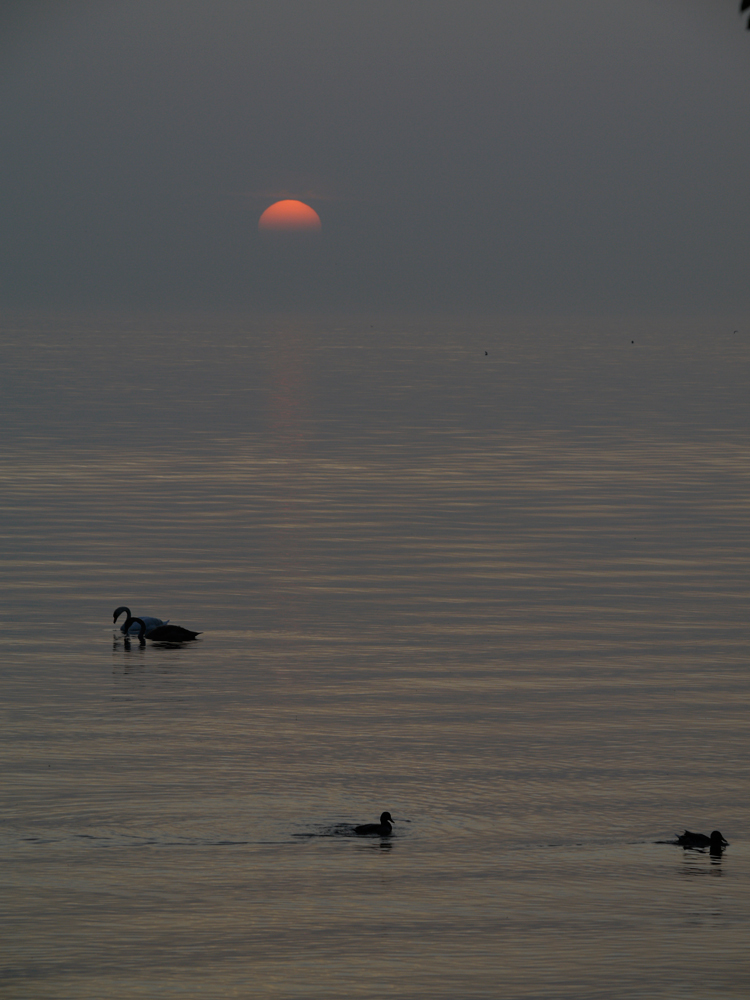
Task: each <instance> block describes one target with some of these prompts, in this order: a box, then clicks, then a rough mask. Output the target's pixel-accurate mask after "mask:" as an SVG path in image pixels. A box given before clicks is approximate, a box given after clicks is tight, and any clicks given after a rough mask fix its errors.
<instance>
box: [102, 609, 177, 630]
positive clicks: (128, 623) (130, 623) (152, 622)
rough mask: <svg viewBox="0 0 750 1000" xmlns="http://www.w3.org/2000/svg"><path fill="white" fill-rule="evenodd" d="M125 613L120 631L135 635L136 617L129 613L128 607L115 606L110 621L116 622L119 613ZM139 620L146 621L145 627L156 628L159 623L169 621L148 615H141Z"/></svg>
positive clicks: (163, 623)
mask: <svg viewBox="0 0 750 1000" xmlns="http://www.w3.org/2000/svg"><path fill="white" fill-rule="evenodd" d="M122 614H124V615H125V621H124V622H123V623H122V625H121V626H120V631H121V632H122V634H123V635H128V633H130V635H136V634H137V632H138V629H139V626H138V625H136V624H135V621H136V619H135V618H133V616H132V615H131V613H130V608H126V607H125V605H124V604H123V606H122V607H121V608H115V610H114V613H113V615H112V621H113V622H116V621H117V619H118V618H119V617H120V615H122ZM141 621H142V622H145V623H146V629H147V630H148V629H151V628H158V627H159V625H166V624H167V623H168V622H169V619H168V618H167V620H166V621H162V620H161V618H152V617H151V616H150V615H141Z"/></svg>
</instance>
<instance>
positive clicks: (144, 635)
mask: <svg viewBox="0 0 750 1000" xmlns="http://www.w3.org/2000/svg"><path fill="white" fill-rule="evenodd" d="M133 621H134V622H136V623H137V624H138V625H139V626H140V631H139V633H138V639H139V640H140V642H141V643H145V642H146V639H150V640H151V641H152V642H188V641H189V640H190V639H195V637H196V636H197V635H202V634H203V633H202V632H191V630H190V629H189V628H183V627H182V626H181V625H157V626H156V628H151V629H150V628H148V627H147V625H146V622H145V621H144V620H143V618H134V619H133Z"/></svg>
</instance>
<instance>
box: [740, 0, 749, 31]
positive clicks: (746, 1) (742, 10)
mask: <svg viewBox="0 0 750 1000" xmlns="http://www.w3.org/2000/svg"><path fill="white" fill-rule="evenodd" d="M746 10H750V0H742V3H741V4H740V14H744V13H745V11H746ZM747 30H748V31H750V20H748V22H747Z"/></svg>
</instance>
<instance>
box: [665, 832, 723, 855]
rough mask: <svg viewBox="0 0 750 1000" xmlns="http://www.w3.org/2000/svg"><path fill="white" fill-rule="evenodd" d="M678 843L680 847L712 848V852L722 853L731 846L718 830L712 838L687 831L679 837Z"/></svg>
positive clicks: (713, 833)
mask: <svg viewBox="0 0 750 1000" xmlns="http://www.w3.org/2000/svg"><path fill="white" fill-rule="evenodd" d="M677 843H678V844H679V845H680V847H710V848H711V850H712V851H721V850H722V848H724V847H728V846H729V841H728V840H724V838H723V837H722V835H721V834H720V833H719V831H718V830H714V831H713V832H712V834H711V836H710V837H707V836H706V835H705V833H691V832H690V830H685V832H684V833H681V834H680V835H679V836H678V838H677Z"/></svg>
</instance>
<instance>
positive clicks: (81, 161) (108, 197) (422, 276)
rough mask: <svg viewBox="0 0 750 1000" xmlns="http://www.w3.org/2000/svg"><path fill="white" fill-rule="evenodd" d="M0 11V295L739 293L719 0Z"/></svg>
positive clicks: (138, 299)
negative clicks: (315, 229)
mask: <svg viewBox="0 0 750 1000" xmlns="http://www.w3.org/2000/svg"><path fill="white" fill-rule="evenodd" d="M1 9H2V13H1V14H0V30H1V38H2V41H1V43H0V105H1V110H0V115H1V120H0V129H1V133H0V134H2V146H3V154H2V157H0V178H1V182H2V183H1V186H0V190H1V191H2V197H1V199H0V296H1V298H0V302H1V303H5V304H6V305H11V306H19V305H57V304H60V305H82V306H86V305H102V304H105V305H106V304H112V305H128V306H152V305H170V306H171V305H177V306H180V305H185V306H207V307H217V306H219V307H224V306H226V307H228V308H235V307H242V308H259V309H268V308H279V307H280V308H284V307H287V306H289V307H293V308H299V307H316V308H317V307H321V308H329V309H338V308H341V309H352V308H355V309H356V308H363V309H367V310H398V309H403V308H407V307H408V308H416V309H430V310H433V309H434V310H443V309H444V310H477V311H494V310H498V311H502V312H518V311H520V312H532V313H534V312H549V311H553V312H570V311H573V312H584V313H591V312H594V313H596V312H617V313H621V312H625V313H649V312H654V311H667V312H676V313H688V312H691V311H697V312H704V313H722V314H733V313H735V314H741V313H748V312H750V284H749V283H748V278H747V262H748V258H749V257H750V254H749V253H748V250H749V249H750V32H748V31H746V30H745V27H744V23H743V20H742V19H741V18H740V16H739V13H738V3H737V2H736V0H522V2H521V0H489V2H485V0H465V2H461V3H459V2H455V0H264V2H253V0H234V2H232V0H95V2H90V3H83V2H77V0H72V2H66V3H60V2H51V3H48V2H37V0H19V2H14V0H4V3H3V5H2V8H1ZM284 195H286V196H291V197H301V198H303V200H306V201H309V203H310V204H311V205H313V207H314V208H315V209H316V210H317V211H318V212H319V214H320V216H321V218H322V220H323V231H322V234H321V236H320V238H319V239H317V240H312V241H310V240H308V241H307V242H305V241H301V243H302V244H303V245H294V246H287V245H281V246H279V245H278V243H279V241H278V240H277V241H276V243H273V245H269V242H268V238H266V240H265V241H264V240H263V239H261V237H260V236H259V234H258V231H257V219H258V216H259V215H260V213H261V212H262V210H263V209H264V208H265V207H266V206H267V205H268V204H270V203H271V202H272V201H274V200H276V197H282V196H284ZM297 242H300V241H297Z"/></svg>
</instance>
